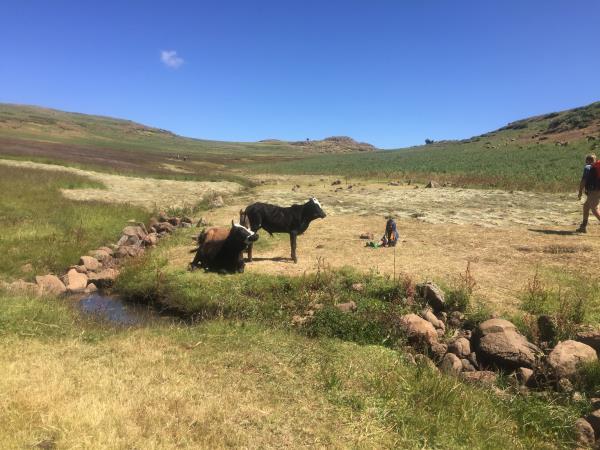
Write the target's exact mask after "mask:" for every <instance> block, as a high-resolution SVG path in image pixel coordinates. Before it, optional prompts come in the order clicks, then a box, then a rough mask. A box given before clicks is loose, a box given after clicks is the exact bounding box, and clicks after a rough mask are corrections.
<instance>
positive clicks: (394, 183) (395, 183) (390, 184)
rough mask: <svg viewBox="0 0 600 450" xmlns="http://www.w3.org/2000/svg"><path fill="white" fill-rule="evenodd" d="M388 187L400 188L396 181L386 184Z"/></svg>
mask: <svg viewBox="0 0 600 450" xmlns="http://www.w3.org/2000/svg"><path fill="white" fill-rule="evenodd" d="M388 185H389V186H400V183H398V182H396V181H390V182H389V183H388Z"/></svg>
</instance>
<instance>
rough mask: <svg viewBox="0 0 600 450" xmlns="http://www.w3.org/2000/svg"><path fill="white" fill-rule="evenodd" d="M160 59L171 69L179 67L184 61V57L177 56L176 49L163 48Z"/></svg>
mask: <svg viewBox="0 0 600 450" xmlns="http://www.w3.org/2000/svg"><path fill="white" fill-rule="evenodd" d="M160 60H161V61H162V62H163V64H164V65H165V66H167V67H170V68H171V69H179V68H180V67H181V65H182V64H183V63H184V61H183V58H181V57H180V56H177V52H176V51H175V50H161V52H160Z"/></svg>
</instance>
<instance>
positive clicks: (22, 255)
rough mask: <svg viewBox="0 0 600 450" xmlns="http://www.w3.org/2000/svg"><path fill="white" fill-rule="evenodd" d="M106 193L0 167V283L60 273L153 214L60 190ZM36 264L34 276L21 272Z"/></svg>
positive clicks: (61, 177) (65, 177) (73, 179)
mask: <svg viewBox="0 0 600 450" xmlns="http://www.w3.org/2000/svg"><path fill="white" fill-rule="evenodd" d="M84 187H95V188H98V187H101V186H99V185H98V183H95V182H93V181H91V180H88V179H86V178H83V177H79V176H75V175H71V174H65V173H61V172H49V171H44V170H31V169H19V170H15V169H14V168H11V167H6V166H2V165H0V192H2V195H0V211H2V214H1V215H0V226H1V227H2V239H0V254H2V255H3V257H2V258H0V278H12V277H33V275H35V274H45V273H48V272H54V273H60V272H62V271H64V269H65V268H67V267H68V266H69V265H72V264H76V263H77V261H78V260H79V256H81V255H82V254H83V253H85V252H86V251H90V250H93V249H95V248H98V247H99V246H102V245H106V244H107V243H109V242H113V241H115V240H116V239H117V238H118V237H119V232H120V231H121V230H122V228H123V227H124V226H125V225H126V221H127V220H129V219H136V220H145V218H146V216H147V215H148V214H149V213H148V212H147V211H145V210H143V209H141V208H137V207H130V206H127V205H118V204H109V203H102V202H76V201H72V200H67V199H65V198H64V197H63V196H62V194H61V192H60V189H69V188H84ZM25 264H31V266H32V270H31V271H22V270H21V267H22V266H23V265H25Z"/></svg>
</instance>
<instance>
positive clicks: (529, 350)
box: [476, 319, 541, 369]
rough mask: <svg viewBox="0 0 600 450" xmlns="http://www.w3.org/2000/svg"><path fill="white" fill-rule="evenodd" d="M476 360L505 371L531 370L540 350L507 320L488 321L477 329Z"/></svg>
mask: <svg viewBox="0 0 600 450" xmlns="http://www.w3.org/2000/svg"><path fill="white" fill-rule="evenodd" d="M477 334H478V337H479V345H478V348H477V349H476V350H477V356H478V359H480V360H482V361H483V362H488V363H490V364H493V365H496V366H498V367H502V368H506V369H517V368H519V367H529V368H532V367H533V366H534V365H535V363H536V361H537V357H538V354H540V353H541V351H540V349H539V348H538V347H536V346H535V345H533V344H532V343H531V342H529V341H528V340H527V338H526V337H525V336H523V335H522V334H520V333H519V332H518V331H517V328H516V327H515V326H514V325H513V324H512V323H510V322H509V321H508V320H503V319H489V320H486V321H485V322H482V323H481V324H480V325H479V327H478V333H477Z"/></svg>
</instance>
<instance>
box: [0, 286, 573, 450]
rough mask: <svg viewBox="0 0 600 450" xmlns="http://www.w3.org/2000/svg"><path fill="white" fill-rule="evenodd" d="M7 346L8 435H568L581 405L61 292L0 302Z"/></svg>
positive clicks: (259, 444) (93, 439)
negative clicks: (85, 308)
mask: <svg viewBox="0 0 600 450" xmlns="http://www.w3.org/2000/svg"><path fill="white" fill-rule="evenodd" d="M0 355H1V356H0V368H1V369H0V372H1V375H2V376H0V393H2V394H3V395H0V411H2V412H1V413H0V443H1V446H2V448H24V447H29V446H33V445H35V444H36V443H39V442H41V441H49V442H55V443H56V444H57V445H58V446H59V447H61V448H62V447H72V446H75V445H76V446H83V447H94V448H156V447H160V448H165V447H175V446H178V447H189V448H191V447H193V448H198V447H203V448H222V447H240V446H243V447H248V448H281V447H284V446H287V447H301V446H306V445H308V446H312V447H314V446H317V447H332V448H348V447H359V448H382V447H386V448H391V447H395V448H434V447H435V448H453V449H454V448H490V449H492V448H507V447H510V448H523V449H525V448H527V449H529V448H566V447H568V446H569V445H570V444H571V442H572V441H571V439H572V433H571V426H570V424H571V423H573V421H574V420H575V418H576V417H578V415H579V414H581V412H582V411H581V410H580V409H579V408H577V407H574V406H572V405H571V406H569V405H568V404H562V403H561V402H560V401H547V400H546V399H541V398H537V397H535V396H530V397H520V396H513V395H508V396H507V397H505V398H503V397H497V396H495V395H493V394H492V393H491V392H490V391H489V390H487V389H479V388H475V387H471V386H467V385H465V384H463V383H460V382H458V381H457V380H455V379H453V378H449V377H446V376H442V375H440V374H439V373H438V372H437V371H431V369H429V368H427V367H426V366H422V367H419V366H411V365H409V364H407V363H405V362H404V360H403V358H402V357H401V355H399V354H398V353H396V352H394V351H392V350H388V349H386V348H383V347H379V346H359V345H356V344H353V343H347V342H342V341H339V340H335V339H328V338H313V339H309V338H306V337H303V336H300V335H298V334H296V333H293V332H285V331H278V330H272V329H269V328H265V327H264V326H262V325H258V324H255V323H253V322H252V321H249V322H236V321H234V322H229V321H221V320H217V321H212V322H205V323H202V324H198V325H193V326H184V325H165V324H163V325H161V324H153V325H147V326H145V327H142V328H139V329H130V330H120V331H119V330H115V329H111V328H107V327H102V326H99V325H97V324H88V323H85V322H82V321H81V320H80V319H77V317H76V315H74V313H73V312H72V311H71V310H70V308H69V307H68V306H67V305H66V304H65V303H63V302H56V301H52V300H46V301H44V302H40V301H38V300H29V299H26V298H15V297H9V298H5V299H4V301H2V302H0ZM8 393H10V395H6V394H8Z"/></svg>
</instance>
